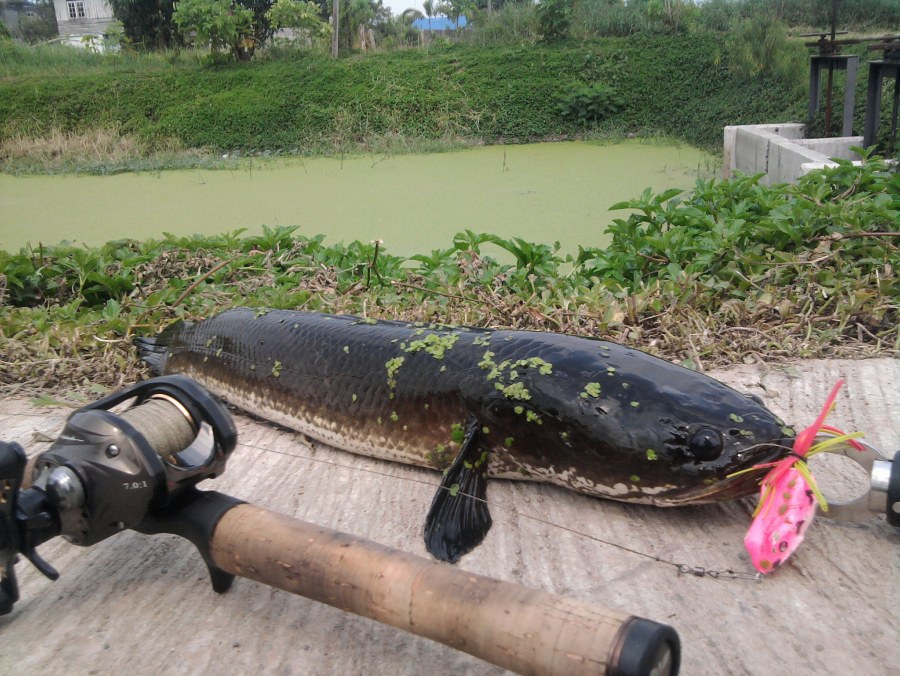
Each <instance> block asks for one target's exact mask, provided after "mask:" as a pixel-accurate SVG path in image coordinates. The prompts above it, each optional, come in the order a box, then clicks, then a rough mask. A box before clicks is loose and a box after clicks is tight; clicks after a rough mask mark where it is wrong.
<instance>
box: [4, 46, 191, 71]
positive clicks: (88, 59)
mask: <svg viewBox="0 0 900 676" xmlns="http://www.w3.org/2000/svg"><path fill="white" fill-rule="evenodd" d="M204 54H205V52H201V51H195V50H189V49H178V50H170V51H165V52H136V51H133V50H123V51H121V52H119V53H116V54H112V53H98V52H93V51H90V50H87V49H79V48H77V47H69V46H67V45H61V44H41V45H23V44H20V43H17V42H14V41H12V40H3V39H0V77H13V76H17V77H18V76H23V75H33V74H39V75H42V76H44V75H59V76H70V75H83V74H84V73H85V72H91V71H105V72H116V71H119V72H142V71H154V70H161V69H167V68H172V67H178V66H182V67H195V66H197V65H199V64H200V63H201V62H202V58H203V56H204Z"/></svg>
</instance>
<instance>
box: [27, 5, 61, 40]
mask: <svg viewBox="0 0 900 676" xmlns="http://www.w3.org/2000/svg"><path fill="white" fill-rule="evenodd" d="M19 31H20V32H21V33H22V39H23V40H25V42H27V43H29V44H35V43H37V42H44V41H46V40H49V39H50V38H55V37H56V36H57V35H59V28H58V27H57V25H56V10H55V9H53V2H52V1H51V0H38V2H37V3H36V7H35V13H34V16H23V17H21V18H20V19H19Z"/></svg>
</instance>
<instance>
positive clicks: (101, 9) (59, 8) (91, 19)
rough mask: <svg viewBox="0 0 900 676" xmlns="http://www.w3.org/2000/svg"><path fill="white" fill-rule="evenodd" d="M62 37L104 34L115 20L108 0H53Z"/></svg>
mask: <svg viewBox="0 0 900 676" xmlns="http://www.w3.org/2000/svg"><path fill="white" fill-rule="evenodd" d="M53 7H54V9H56V23H57V24H58V25H59V35H60V37H72V38H80V37H84V36H88V35H95V36H97V37H99V36H102V35H103V33H105V32H106V27H107V26H109V24H110V23H111V22H112V21H113V13H112V7H110V6H109V5H108V4H106V0H53Z"/></svg>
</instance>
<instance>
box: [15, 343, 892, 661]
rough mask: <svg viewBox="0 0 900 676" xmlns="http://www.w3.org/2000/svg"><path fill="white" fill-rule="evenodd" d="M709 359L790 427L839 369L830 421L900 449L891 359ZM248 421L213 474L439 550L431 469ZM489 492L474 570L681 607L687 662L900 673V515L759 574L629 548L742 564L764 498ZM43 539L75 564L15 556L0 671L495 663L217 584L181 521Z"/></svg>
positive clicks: (30, 432) (58, 415) (260, 500)
mask: <svg viewBox="0 0 900 676" xmlns="http://www.w3.org/2000/svg"><path fill="white" fill-rule="evenodd" d="M712 375H714V376H715V377H718V378H720V379H721V380H723V381H725V382H727V383H728V384H730V385H732V386H734V387H736V388H737V389H739V390H742V391H745V392H751V393H755V394H758V395H760V396H761V397H763V399H764V400H765V401H766V403H767V405H768V406H769V408H771V409H772V410H773V411H775V412H776V413H777V414H779V415H780V416H781V417H782V418H784V419H785V420H786V421H788V423H790V424H793V425H795V426H797V427H802V426H805V425H808V424H810V423H811V422H812V421H813V419H814V417H815V415H816V414H817V412H818V410H819V408H820V407H821V405H822V403H823V401H824V398H825V396H826V395H827V393H828V391H829V389H830V388H831V386H832V385H833V384H834V382H835V381H836V380H837V379H838V378H839V377H844V378H846V379H847V385H846V387H845V388H844V390H843V391H842V393H841V395H840V397H839V399H838V405H837V408H836V410H835V412H834V413H833V414H832V416H831V418H829V422H831V423H832V424H835V425H837V426H840V427H842V428H844V429H845V430H847V431H856V430H859V431H863V432H865V433H866V439H867V441H868V442H869V443H870V444H872V445H873V446H875V447H876V448H879V449H881V450H882V451H883V452H884V453H885V454H886V455H888V457H892V456H893V453H894V451H896V450H897V449H900V422H898V421H900V361H898V360H890V359H876V360H864V361H808V362H800V363H795V364H793V365H790V366H762V365H749V366H739V367H735V368H732V369H728V370H724V371H716V372H714V373H712ZM69 412H70V410H67V409H65V408H60V407H52V408H47V407H36V406H34V405H33V404H32V403H30V402H29V401H27V400H22V399H11V400H10V399H8V400H5V401H2V402H0V429H2V432H0V438H2V439H4V440H6V441H17V442H19V443H21V444H22V445H23V446H25V447H26V449H27V450H28V451H29V454H35V453H38V452H41V451H43V450H46V448H47V447H48V444H47V443H46V441H40V440H41V439H45V438H47V437H53V436H55V435H56V434H57V433H58V432H59V430H60V428H61V426H62V423H63V421H64V419H65V417H66V415H67V414H68V413H69ZM236 421H237V426H238V431H239V446H238V448H237V450H236V451H235V453H234V455H233V457H232V460H231V461H230V464H229V467H228V471H227V472H226V473H225V474H224V476H223V477H220V478H219V479H217V480H215V481H214V482H211V484H210V486H209V487H214V488H216V489H217V490H220V491H223V492H226V493H230V494H232V495H235V496H238V497H240V498H243V499H245V500H247V501H249V502H252V503H255V504H258V505H261V506H264V507H267V508H269V509H273V510H276V511H279V512H282V513H285V514H289V515H292V516H296V517H299V518H302V519H305V520H307V521H311V522H314V523H317V524H322V525H326V526H330V527H332V528H336V529H339V530H343V531H347V532H350V533H353V534H357V535H361V536H364V537H367V538H369V539H371V540H374V541H376V542H379V543H382V544H385V545H389V546H392V547H396V548H399V549H402V550H404V551H407V552H412V553H415V554H419V555H422V556H427V554H426V552H425V550H424V546H423V543H422V535H421V533H422V527H423V523H424V519H425V514H426V512H427V510H428V507H429V505H430V503H431V499H432V496H433V494H434V491H435V488H436V486H437V484H438V482H439V475H438V474H437V473H433V472H429V471H426V470H421V469H416V468H410V467H405V466H401V465H395V464H391V463H387V462H381V461H376V460H371V459H368V458H363V457H357V456H353V455H350V454H348V453H344V452H341V451H335V450H333V449H329V448H327V447H324V446H321V445H318V444H312V445H311V444H309V443H308V442H306V441H304V440H303V439H302V438H300V437H299V436H297V435H294V434H292V433H290V432H287V431H285V430H282V429H277V428H274V427H271V426H269V425H266V424H263V423H259V422H256V421H253V420H250V419H248V418H245V417H240V416H239V417H237V419H236ZM826 460H828V459H827V458H826ZM832 460H841V459H837V458H832ZM813 469H814V472H815V473H816V475H817V477H818V478H819V480H820V483H821V484H822V485H823V488H824V490H825V492H826V495H828V496H830V497H853V496H855V495H856V494H858V493H860V492H862V490H863V488H862V487H863V486H864V485H866V484H867V479H866V477H865V475H864V473H863V472H862V471H861V470H858V469H856V468H855V466H854V465H853V464H852V463H850V462H849V461H844V462H831V463H828V464H825V463H817V464H814V467H813ZM488 494H489V500H490V502H491V505H492V507H491V512H492V515H493V518H494V526H493V529H492V530H491V532H490V533H489V534H488V537H487V538H486V540H485V542H484V544H483V545H482V546H480V547H479V548H477V549H476V550H475V551H473V552H472V553H471V554H469V555H468V556H466V557H465V558H464V559H463V560H462V562H461V563H460V564H459V565H460V566H461V567H462V568H464V569H466V570H470V571H475V572H478V573H481V574H485V575H490V576H493V577H496V578H500V579H503V580H508V581H513V582H517V583H520V584H523V585H526V586H529V587H534V588H539V589H543V590H546V591H549V592H553V593H557V594H562V595H568V596H572V597H575V598H578V599H581V600H584V601H588V602H592V603H596V604H599V605H603V606H608V607H613V608H617V609H620V610H624V611H626V612H629V613H633V614H635V615H639V616H642V617H647V618H650V619H653V620H657V621H660V622H665V623H668V624H671V625H672V626H674V627H675V628H676V629H677V631H678V632H679V634H680V636H681V641H682V651H683V655H682V673H683V674H687V675H690V676H693V675H701V676H702V675H704V674H716V675H718V674H766V675H770V674H792V675H797V674H854V675H857V676H865V675H869V674H872V675H881V674H884V675H885V676H886V675H887V674H896V673H897V671H896V669H897V665H898V664H900V640H898V639H900V634H898V630H897V627H898V626H900V574H898V571H900V565H898V564H900V556H898V554H900V546H898V545H900V531H898V530H896V529H894V528H891V527H890V526H888V525H887V523H886V522H885V519H884V517H883V516H882V517H877V518H873V519H871V520H870V521H868V522H866V523H863V524H843V523H837V522H831V521H828V520H826V519H823V518H821V517H820V518H818V519H817V520H816V521H815V522H814V523H813V525H812V526H811V528H810V529H809V531H808V533H807V536H806V542H804V543H803V545H802V546H801V547H800V549H799V551H798V552H797V553H796V555H795V556H794V558H793V559H791V560H790V561H789V562H788V563H787V564H785V565H784V566H783V567H781V568H780V569H778V570H777V571H775V572H774V573H773V574H772V575H770V576H768V577H767V578H765V579H764V580H763V581H761V582H755V581H751V580H742V579H723V578H718V579H716V578H712V577H695V576H692V575H678V573H677V570H676V569H675V568H674V567H673V566H671V565H667V564H664V563H659V562H656V561H654V560H652V559H651V558H648V557H644V556H639V555H637V554H634V553H631V552H629V551H626V550H625V549H623V548H622V547H627V548H629V549H632V550H637V551H639V552H642V553H645V554H649V555H652V556H659V557H661V558H664V559H666V560H669V561H673V562H676V563H686V564H688V565H689V566H691V567H696V566H700V567H703V568H706V569H715V570H726V569H734V570H740V571H749V570H751V567H750V563H749V560H748V557H747V556H746V554H745V553H744V551H743V545H742V539H743V535H744V532H745V530H746V528H747V526H748V525H749V523H750V514H751V512H752V510H753V506H754V501H752V500H744V501H739V502H733V503H729V504H724V505H705V506H696V507H685V508H679V509H668V510H664V509H656V508H652V507H645V506H639V505H623V504H618V503H615V502H610V501H603V500H597V499H592V498H588V497H583V496H578V495H575V494H572V493H569V492H567V491H565V490H562V489H558V488H554V487H550V486H543V485H537V484H531V483H524V482H504V481H494V482H492V484H491V485H490V487H489V492H488ZM532 517H539V518H540V519H541V521H537V520H535V519H534V518H532ZM554 524H562V525H565V526H566V528H568V529H570V530H563V529H562V528H559V527H558V526H556V525H554ZM573 531H577V532H580V533H584V534H587V535H580V534H578V533H576V532H573ZM589 536H590V537H589ZM596 538H599V539H602V540H604V541H606V542H608V543H615V545H620V546H615V545H611V544H606V543H605V542H601V541H600V540H598V539H596ZM40 553H41V555H42V556H43V557H44V558H45V559H47V560H48V561H49V562H50V563H51V564H52V565H53V566H55V567H56V568H57V569H58V570H59V571H60V572H61V573H62V577H61V578H60V579H59V580H58V581H57V582H50V581H49V580H47V579H45V578H44V577H42V576H41V575H40V574H38V573H37V572H36V571H35V570H34V569H33V568H32V567H31V566H30V564H28V563H27V562H22V563H20V564H19V566H18V568H17V570H18V573H19V578H20V585H21V594H22V598H21V600H20V601H19V602H18V604H17V605H16V607H15V610H14V611H13V613H12V614H10V615H8V616H5V617H2V618H0V673H4V674H26V673H29V674H33V673H70V674H105V673H130V674H182V673H205V674H250V673H252V674H257V673H263V674H295V673H296V674H301V673H302V674H305V673H340V674H361V673H386V674H387V673H390V674H427V673H433V674H444V673H451V672H454V673H469V674H494V673H502V670H500V669H498V668H496V667H493V666H491V665H489V664H487V663H485V662H482V661H480V660H478V659H476V658H473V657H470V656H468V655H466V654H464V653H461V652H457V651H455V650H453V649H451V648H447V647H444V646H441V645H438V644H436V643H432V642H430V641H428V640H426V639H422V638H418V637H415V636H412V635H409V634H406V633H403V632H401V631H399V630H396V629H393V628H391V627H387V626H384V625H380V624H377V623H375V622H373V621H370V620H366V619H362V618H359V617H355V616H352V615H349V614H347V613H344V612H341V611H339V610H335V609H333V608H330V607H327V606H324V605H320V604H318V603H315V602H313V601H309V600H307V599H303V598H299V597H294V596H291V595H289V594H287V593H284V592H281V591H277V590H273V589H270V588H268V587H265V586H262V585H260V584H257V583H254V582H250V581H247V580H240V579H239V580H238V581H237V582H236V583H235V585H234V587H233V588H232V589H231V590H230V591H229V592H228V593H226V594H223V595H217V594H215V593H213V591H212V590H211V588H210V586H209V582H208V579H207V574H206V570H205V567H204V566H203V563H202V561H201V559H200V557H199V556H198V555H197V553H196V552H195V551H194V550H193V549H192V547H191V545H190V544H188V543H187V542H186V541H183V540H181V539H179V538H177V537H175V536H170V535H161V536H153V537H148V536H144V535H140V534H137V533H134V532H130V531H129V532H125V533H122V534H120V535H117V536H115V537H112V538H110V539H108V540H106V541H104V542H101V543H100V544H98V545H95V546H94V547H91V548H80V547H76V546H73V545H70V544H68V543H67V542H65V541H63V540H61V539H57V540H55V541H52V542H49V543H46V544H45V545H43V546H42V547H41V549H40Z"/></svg>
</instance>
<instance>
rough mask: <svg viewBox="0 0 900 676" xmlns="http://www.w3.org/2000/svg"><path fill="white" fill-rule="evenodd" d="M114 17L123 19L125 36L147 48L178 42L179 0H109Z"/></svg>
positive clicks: (169, 45)
mask: <svg viewBox="0 0 900 676" xmlns="http://www.w3.org/2000/svg"><path fill="white" fill-rule="evenodd" d="M107 2H108V3H109V6H110V7H111V8H112V11H113V16H114V17H116V19H118V20H119V21H121V22H122V28H123V29H124V31H125V37H127V38H128V40H129V42H131V44H133V45H135V46H136V47H143V48H144V49H167V48H169V47H173V46H174V45H175V39H176V37H175V23H174V22H173V20H172V15H173V13H174V12H175V0H107Z"/></svg>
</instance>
